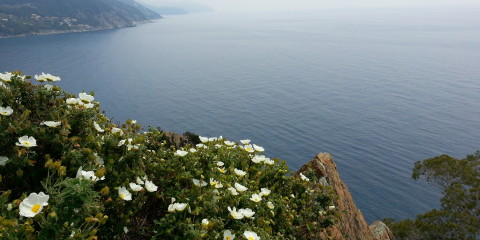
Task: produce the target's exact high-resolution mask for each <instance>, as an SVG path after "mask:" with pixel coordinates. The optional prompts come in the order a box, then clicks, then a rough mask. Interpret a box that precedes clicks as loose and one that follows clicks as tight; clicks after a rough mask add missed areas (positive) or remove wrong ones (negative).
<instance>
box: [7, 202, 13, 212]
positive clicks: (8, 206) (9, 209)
mask: <svg viewBox="0 0 480 240" xmlns="http://www.w3.org/2000/svg"><path fill="white" fill-rule="evenodd" d="M12 208H13V205H12V204H11V203H9V204H7V211H12Z"/></svg>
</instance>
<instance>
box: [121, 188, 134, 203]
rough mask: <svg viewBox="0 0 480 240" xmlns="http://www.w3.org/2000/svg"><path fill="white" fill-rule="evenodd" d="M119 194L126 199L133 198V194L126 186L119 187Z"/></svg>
mask: <svg viewBox="0 0 480 240" xmlns="http://www.w3.org/2000/svg"><path fill="white" fill-rule="evenodd" d="M118 196H120V198H121V199H123V200H125V201H130V200H132V194H131V193H130V192H129V191H128V190H127V188H126V187H119V188H118Z"/></svg>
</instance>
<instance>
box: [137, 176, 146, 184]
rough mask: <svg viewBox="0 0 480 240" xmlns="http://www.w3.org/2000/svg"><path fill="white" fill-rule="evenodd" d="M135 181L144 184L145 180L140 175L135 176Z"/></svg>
mask: <svg viewBox="0 0 480 240" xmlns="http://www.w3.org/2000/svg"><path fill="white" fill-rule="evenodd" d="M135 181H136V182H137V184H145V182H144V181H143V180H142V179H141V178H140V177H137V178H136V179H135Z"/></svg>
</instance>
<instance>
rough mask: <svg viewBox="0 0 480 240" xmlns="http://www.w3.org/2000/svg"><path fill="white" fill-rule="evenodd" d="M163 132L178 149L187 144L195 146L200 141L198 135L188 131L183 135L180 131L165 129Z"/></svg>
mask: <svg viewBox="0 0 480 240" xmlns="http://www.w3.org/2000/svg"><path fill="white" fill-rule="evenodd" d="M163 134H164V135H165V137H167V139H168V141H169V142H170V144H171V145H172V146H174V147H175V148H176V149H180V148H182V147H185V146H186V145H191V146H195V144H197V143H200V139H199V138H198V135H196V134H194V133H191V132H186V133H184V134H183V135H180V134H178V133H174V132H169V131H165V132H163Z"/></svg>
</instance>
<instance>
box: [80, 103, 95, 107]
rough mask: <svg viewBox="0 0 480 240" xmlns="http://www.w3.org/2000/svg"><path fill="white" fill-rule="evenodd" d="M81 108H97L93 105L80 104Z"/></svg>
mask: <svg viewBox="0 0 480 240" xmlns="http://www.w3.org/2000/svg"><path fill="white" fill-rule="evenodd" d="M80 106H82V107H84V108H93V107H95V105H94V104H93V103H84V102H80Z"/></svg>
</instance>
